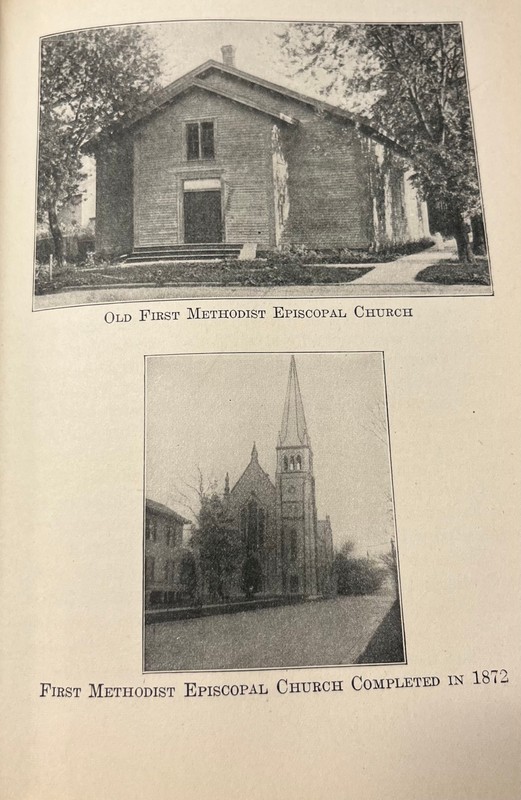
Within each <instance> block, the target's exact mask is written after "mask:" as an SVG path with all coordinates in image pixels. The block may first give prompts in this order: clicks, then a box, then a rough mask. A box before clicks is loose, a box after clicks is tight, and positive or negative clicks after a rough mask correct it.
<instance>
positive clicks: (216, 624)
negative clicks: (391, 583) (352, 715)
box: [145, 593, 395, 672]
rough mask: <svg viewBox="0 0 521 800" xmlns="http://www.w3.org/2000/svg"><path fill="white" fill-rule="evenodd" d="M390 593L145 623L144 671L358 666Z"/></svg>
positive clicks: (386, 611) (385, 612) (388, 605)
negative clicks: (358, 660)
mask: <svg viewBox="0 0 521 800" xmlns="http://www.w3.org/2000/svg"><path fill="white" fill-rule="evenodd" d="M394 599H395V598H394V595H393V594H390V593H384V594H378V595H372V596H369V597H337V598H334V599H331V600H320V601H315V602H306V603H301V604H298V605H292V606H282V607H279V608H269V609H259V610H256V611H245V612H241V613H237V614H222V615H218V616H211V617H202V618H199V619H190V620H182V621H176V622H166V623H157V624H151V625H147V626H146V628H145V637H146V638H145V669H146V670H150V671H159V672H161V671H170V670H182V671H194V670H212V669H255V668H265V667H292V666H313V665H331V666H333V665H336V664H354V663H355V662H356V660H357V658H358V657H359V656H360V655H361V654H362V653H363V651H364V650H365V648H366V647H367V645H368V643H369V641H370V639H371V637H372V636H373V634H374V633H375V631H376V629H377V628H378V626H379V625H380V623H381V622H382V620H383V619H384V617H385V616H386V614H387V613H388V611H389V609H390V607H391V605H392V604H393V602H394Z"/></svg>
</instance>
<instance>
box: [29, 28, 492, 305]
mask: <svg viewBox="0 0 521 800" xmlns="http://www.w3.org/2000/svg"><path fill="white" fill-rule="evenodd" d="M471 94H472V81H471V76H470V77H469V76H468V75H467V69H466V63H465V49H464V38H463V27H462V25H461V24H460V23H458V22H450V23H428V24H420V23H401V24H390V23H386V24H376V23H332V22H316V23H300V22H270V21H257V22H255V21H239V20H220V21H217V20H208V21H204V20H198V21H186V22H162V23H147V24H136V25H121V26H111V27H101V28H89V29H83V30H76V31H70V32H65V33H59V34H58V33H57V34H55V35H51V36H46V37H44V38H42V39H41V42H40V109H39V125H38V130H39V138H38V180H37V214H36V217H37V221H36V243H35V279H34V301H33V308H34V310H40V309H49V308H59V307H63V306H78V305H88V304H98V303H106V302H124V301H141V300H143V299H148V300H163V299H189V298H220V297H225V298H234V297H241V298H250V297H306V298H308V297H323V296H335V297H359V296H387V295H390V296H393V295H395V296H412V295H427V296H432V295H444V296H459V295H476V294H492V286H491V278H490V269H489V261H488V248H487V237H486V231H485V223H484V215H483V206H482V197H481V188H480V180H479V173H478V163H477V156H476V147H475V141H474V130H473V122H472V114H471V104H470V98H471Z"/></svg>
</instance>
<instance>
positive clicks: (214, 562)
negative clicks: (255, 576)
mask: <svg viewBox="0 0 521 800" xmlns="http://www.w3.org/2000/svg"><path fill="white" fill-rule="evenodd" d="M200 500H201V508H200V511H199V513H198V519H197V522H198V526H197V530H196V531H195V533H194V535H193V537H192V544H193V547H194V550H195V551H196V553H197V555H198V558H199V563H200V566H201V572H202V574H203V577H204V579H205V581H206V584H207V586H208V590H209V592H210V594H211V595H212V596H213V597H218V598H219V599H220V600H224V599H225V597H226V595H227V583H228V582H229V579H230V578H231V577H232V575H233V574H234V573H236V571H237V569H238V567H239V564H240V560H241V556H242V547H241V544H240V540H239V534H238V531H237V530H236V529H235V528H234V526H233V522H232V520H231V518H230V516H229V514H228V510H227V507H226V504H225V503H224V502H223V498H222V497H221V496H220V495H218V494H217V493H216V492H213V493H212V494H203V495H202V497H201V498H200Z"/></svg>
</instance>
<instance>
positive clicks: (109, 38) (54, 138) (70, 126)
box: [38, 25, 160, 263]
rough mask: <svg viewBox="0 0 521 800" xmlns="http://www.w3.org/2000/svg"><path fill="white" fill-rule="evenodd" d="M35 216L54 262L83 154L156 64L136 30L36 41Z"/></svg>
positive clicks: (141, 89)
mask: <svg viewBox="0 0 521 800" xmlns="http://www.w3.org/2000/svg"><path fill="white" fill-rule="evenodd" d="M40 63H41V75H40V133H39V160H38V216H39V219H40V220H44V219H46V220H47V222H48V225H49V229H50V232H51V235H52V238H53V242H54V251H55V256H56V259H57V261H58V262H59V263H62V262H63V256H64V253H63V238H62V231H61V229H60V224H59V221H58V210H59V208H60V206H61V205H62V204H63V203H64V202H66V201H67V200H68V199H69V198H71V197H72V196H73V195H74V194H76V193H77V192H78V189H79V185H80V182H81V179H82V156H83V154H84V150H83V148H84V147H85V145H86V144H87V142H88V141H89V140H90V139H91V138H92V137H93V136H95V135H96V134H99V133H100V132H103V131H109V130H110V129H111V127H112V126H113V125H114V124H115V123H117V122H118V120H120V119H121V118H122V117H124V116H125V115H127V114H128V113H129V112H130V111H134V112H135V110H136V109H137V108H138V107H139V106H140V105H141V104H142V103H143V101H144V99H145V97H146V96H147V94H148V93H149V92H150V91H151V90H152V89H154V88H155V87H156V85H157V78H158V75H159V72H160V59H159V56H158V54H157V53H156V52H155V50H154V47H153V40H152V39H151V37H150V35H149V34H148V33H147V32H146V31H145V29H144V28H142V27H140V26H138V25H132V26H125V27H121V28H118V27H115V28H97V29H92V30H85V31H78V32H72V33H64V34H60V35H59V36H52V37H48V38H46V39H44V40H43V41H42V47H41V61H40Z"/></svg>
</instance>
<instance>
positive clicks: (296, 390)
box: [279, 356, 309, 447]
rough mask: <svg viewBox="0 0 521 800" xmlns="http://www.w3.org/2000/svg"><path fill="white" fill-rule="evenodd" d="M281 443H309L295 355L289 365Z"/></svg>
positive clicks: (298, 444)
mask: <svg viewBox="0 0 521 800" xmlns="http://www.w3.org/2000/svg"><path fill="white" fill-rule="evenodd" d="M279 445H281V446H285V447H294V446H296V447H299V446H301V445H309V437H308V431H307V425H306V417H305V416H304V405H303V403H302V396H301V394H300V386H299V382H298V375H297V365H296V363H295V356H291V363H290V365H289V378H288V389H287V391H286V401H285V403H284V413H283V414H282V426H281V429H280V434H279Z"/></svg>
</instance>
